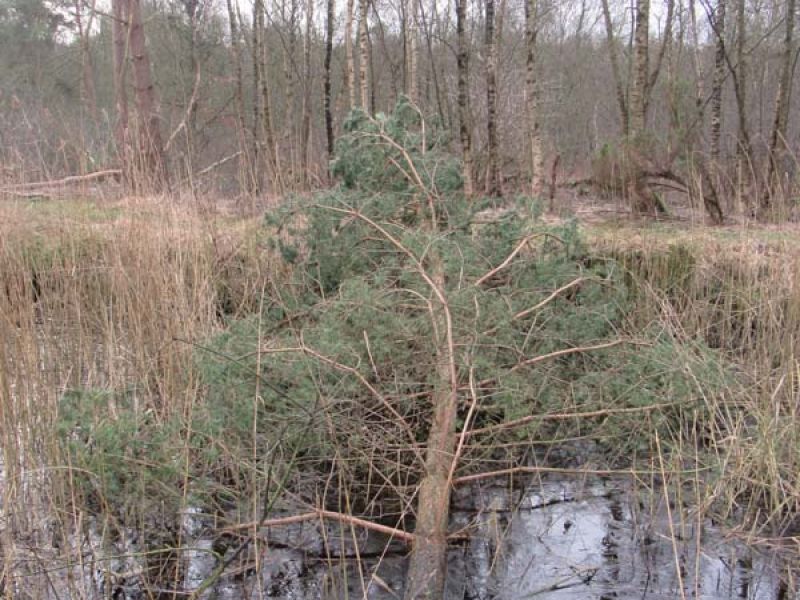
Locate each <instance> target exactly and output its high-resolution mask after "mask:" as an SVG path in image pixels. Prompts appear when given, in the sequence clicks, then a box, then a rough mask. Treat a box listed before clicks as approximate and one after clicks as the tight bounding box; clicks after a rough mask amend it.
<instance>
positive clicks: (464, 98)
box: [456, 0, 474, 196]
mask: <svg viewBox="0 0 800 600" xmlns="http://www.w3.org/2000/svg"><path fill="white" fill-rule="evenodd" d="M466 21H467V0H456V36H457V38H458V49H457V53H458V54H457V57H456V67H457V70H458V121H459V126H458V127H459V133H460V137H461V152H462V156H463V163H464V193H465V194H466V195H467V196H472V194H473V193H474V184H473V179H472V119H471V117H470V107H469V46H468V44H467V29H466Z"/></svg>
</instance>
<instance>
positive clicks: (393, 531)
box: [222, 509, 414, 543]
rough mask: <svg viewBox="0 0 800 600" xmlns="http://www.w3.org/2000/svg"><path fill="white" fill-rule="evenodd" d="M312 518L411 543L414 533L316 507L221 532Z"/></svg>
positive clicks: (311, 519) (225, 528)
mask: <svg viewBox="0 0 800 600" xmlns="http://www.w3.org/2000/svg"><path fill="white" fill-rule="evenodd" d="M314 519H319V520H324V519H328V520H331V521H338V522H339V523H346V524H348V525H355V526H356V527H362V528H364V529H369V530H371V531H377V532H378V533H383V534H386V535H388V536H389V537H392V538H397V539H399V540H403V541H404V542H409V543H412V542H413V541H414V534H413V533H408V532H407V531H403V530H402V529H397V528H395V527H389V526H387V525H381V524H380V523H373V522H372V521H367V520H366V519H361V518H359V517H354V516H352V515H346V514H343V513H339V512H334V511H331V510H322V509H318V510H315V511H312V512H307V513H302V514H299V515H291V516H289V517H277V518H275V519H266V520H264V521H253V522H251V523H239V524H238V525H231V526H229V527H224V528H223V529H222V531H223V532H235V531H244V530H247V529H253V528H254V527H255V528H259V529H261V528H264V527H285V526H287V525H293V524H295V523H303V522H305V521H313V520H314Z"/></svg>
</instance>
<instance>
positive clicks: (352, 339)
mask: <svg viewBox="0 0 800 600" xmlns="http://www.w3.org/2000/svg"><path fill="white" fill-rule="evenodd" d="M448 142H449V140H448V139H447V138H446V136H445V134H444V133H443V132H442V131H441V130H439V129H438V128H437V127H435V126H433V125H431V124H430V123H428V122H426V121H425V120H424V119H423V118H422V116H421V115H420V114H419V113H418V112H417V110H416V108H415V107H414V106H413V105H411V104H410V103H407V102H404V101H401V102H400V103H399V104H398V106H397V108H396V110H395V111H394V112H393V113H392V114H390V115H378V116H376V117H374V118H372V117H369V116H367V115H366V114H364V113H361V112H355V113H353V115H352V116H351V117H350V119H349V120H348V122H347V123H346V133H345V135H344V136H343V137H342V138H341V139H340V140H339V142H338V145H337V149H336V156H337V159H336V161H335V162H334V164H333V165H332V171H333V173H334V174H335V175H336V176H337V177H338V178H339V179H340V180H341V185H340V186H339V187H338V188H336V189H335V190H333V191H330V192H327V193H323V194H320V195H318V196H316V197H314V198H313V199H312V200H310V201H297V202H296V203H294V204H292V205H291V206H287V207H286V208H285V209H284V210H283V211H282V212H281V213H280V214H277V215H270V217H269V219H268V220H269V230H270V232H271V236H272V237H271V240H272V241H273V243H274V244H275V245H276V246H279V247H280V250H281V251H282V254H283V256H284V257H285V259H286V260H287V261H288V262H290V263H292V268H293V279H292V283H291V285H288V286H282V287H280V288H279V289H276V290H274V292H273V293H272V295H271V296H270V297H269V298H268V300H266V301H265V309H264V312H263V314H262V315H260V316H259V318H258V319H250V320H249V321H245V322H240V323H237V324H234V325H233V326H232V328H231V330H230V331H229V332H228V333H226V334H224V335H223V336H220V337H219V338H218V339H217V340H216V341H215V348H216V350H217V353H216V354H206V355H204V357H203V358H202V360H201V366H202V368H203V370H204V372H205V373H206V379H207V381H208V382H209V394H210V396H209V398H210V399H211V401H212V402H211V405H212V406H213V405H214V403H217V404H218V405H221V404H224V405H225V406H227V407H230V406H237V403H239V404H241V405H242V406H243V409H242V411H241V414H240V416H239V417H238V418H237V419H233V422H227V423H221V425H220V426H221V427H225V428H226V431H227V434H226V442H227V443H228V444H229V445H230V444H233V443H235V442H234V440H235V439H237V435H238V436H239V438H240V439H241V440H242V442H241V443H242V445H243V446H246V445H248V444H251V445H252V439H253V437H252V436H253V432H254V431H255V432H257V434H258V436H260V437H259V439H261V440H262V441H263V448H264V454H265V459H264V460H265V461H269V460H272V459H271V458H270V457H269V456H267V455H268V454H269V453H268V452H267V449H269V448H273V449H274V448H275V440H276V439H280V440H281V445H282V446H281V452H283V453H284V455H286V456H288V455H292V456H294V457H299V458H298V459H297V461H295V462H294V463H293V464H294V466H295V467H297V468H300V469H303V470H304V471H305V472H314V471H316V472H320V473H330V472H335V473H336V474H337V476H338V477H339V480H340V482H342V483H341V484H340V485H339V486H338V489H339V492H338V493H337V494H331V497H329V498H328V500H327V501H328V502H332V503H336V502H338V503H339V508H340V509H341V510H344V507H345V506H347V507H348V508H349V509H352V508H353V507H366V508H367V509H368V508H370V507H375V506H378V505H379V504H378V503H379V502H380V503H381V505H382V506H388V505H393V506H397V507H399V508H401V509H402V514H400V515H399V516H398V517H397V518H396V519H395V521H394V523H393V524H395V525H396V524H399V525H405V526H407V527H409V528H410V527H411V524H412V523H413V527H414V541H413V550H412V554H411V558H410V566H409V572H408V578H407V585H406V591H405V597H406V598H409V599H410V598H414V599H416V598H430V599H433V598H436V599H440V598H442V597H443V590H444V584H445V580H444V577H445V570H446V569H445V554H446V548H447V525H448V516H449V513H448V511H449V501H450V490H451V489H452V487H453V485H454V484H455V483H457V479H458V477H459V476H461V475H462V474H464V473H465V472H467V471H472V472H475V471H477V470H481V469H484V468H485V465H486V463H482V459H485V458H495V459H496V458H497V457H496V456H493V454H494V453H492V452H491V449H490V450H489V451H486V450H479V449H478V448H481V447H482V448H486V447H487V446H490V445H491V444H490V442H491V441H492V440H493V439H496V436H498V435H502V436H515V435H519V434H520V432H521V431H524V432H525V435H527V436H533V437H537V436H538V437H543V436H548V435H553V434H554V433H555V430H554V429H552V428H551V429H548V428H547V427H546V426H545V425H544V424H543V421H538V420H536V419H530V418H529V417H530V416H531V415H534V416H535V415H541V414H544V413H549V412H553V411H555V412H563V407H564V405H565V403H566V402H567V401H569V402H570V403H571V405H572V406H571V410H575V406H574V403H575V402H576V399H580V400H581V401H582V404H581V406H580V407H579V408H580V409H582V410H587V411H588V410H591V409H593V408H597V404H598V403H601V404H602V403H604V402H606V401H608V400H609V398H610V397H611V396H612V395H613V394H615V393H616V392H614V391H613V389H612V387H613V386H612V387H609V386H608V385H607V384H608V383H609V382H608V381H607V380H605V379H603V377H602V376H601V374H603V373H607V372H609V370H610V369H611V367H612V366H613V368H614V369H616V372H615V375H614V381H615V382H617V385H618V386H620V387H619V388H617V391H618V392H619V393H620V394H622V393H623V391H622V387H624V385H625V384H624V382H625V381H626V373H627V372H628V371H627V369H629V367H628V366H626V365H627V364H628V362H629V358H630V357H627V358H626V357H624V355H623V353H625V352H626V351H627V350H626V347H627V343H626V342H627V341H626V340H623V339H622V338H621V337H620V334H619V333H618V326H619V324H620V323H621V320H622V316H623V315H624V311H625V308H626V306H627V303H628V294H627V291H626V288H625V286H624V285H623V283H622V281H621V278H618V277H617V274H618V272H619V269H617V268H616V266H615V264H614V263H613V262H612V261H604V260H598V259H590V258H589V257H588V254H587V252H586V249H585V248H584V247H583V246H582V245H581V243H580V241H579V239H578V236H577V233H576V229H575V227H574V225H568V226H565V227H562V228H560V229H556V230H554V229H552V228H547V227H545V226H543V225H542V224H540V223H539V222H538V221H537V218H536V217H537V208H536V207H537V203H536V202H535V201H533V200H530V199H526V198H520V199H517V200H515V201H506V204H505V205H504V206H502V207H495V206H490V205H482V204H481V203H480V202H474V201H470V200H467V199H466V198H465V197H464V195H463V194H462V193H461V175H460V173H461V168H460V165H459V164H458V161H457V160H456V159H455V158H454V157H453V155H452V154H450V153H449V152H448V150H447V148H448ZM659 344H660V342H658V340H656V342H655V343H654V344H652V345H650V346H647V347H641V348H637V350H636V356H637V358H636V360H635V361H633V362H631V364H632V365H634V367H633V370H632V371H630V373H631V375H630V377H641V375H642V373H647V372H648V369H647V368H646V367H642V364H646V362H647V360H648V359H647V357H648V356H650V355H651V354H652V356H655V357H663V356H664V353H663V352H662V349H661V348H660V346H659ZM222 355H224V356H227V357H231V356H235V357H237V359H236V360H229V359H221V358H219V356H222ZM653 371H654V372H655V371H656V370H655V369H653ZM658 372H659V373H660V375H659V376H657V377H656V378H654V380H653V381H651V395H648V396H644V397H643V396H636V395H630V397H629V399H628V400H626V402H628V403H631V402H633V403H637V402H650V401H655V400H657V399H658V397H659V394H660V393H661V391H666V390H669V391H671V392H674V391H675V390H676V389H678V387H677V386H676V385H675V381H677V380H680V379H681V377H683V376H682V375H681V374H680V372H679V370H678V369H676V370H666V369H660V370H659V371H658ZM690 387H691V386H686V385H685V386H684V387H682V388H680V390H681V393H684V394H687V395H691V394H692V393H693V392H692V391H691V389H690ZM256 389H257V390H258V395H259V399H260V403H259V405H258V410H257V411H253V410H252V409H248V408H247V407H249V406H251V404H252V403H251V399H252V398H253V393H254V390H256ZM228 413H230V409H228ZM237 431H238V432H239V433H238V434H236V432H237ZM467 440H469V441H470V442H474V441H475V440H480V441H481V442H482V443H481V444H474V443H470V444H466V443H465V442H466V441H467ZM272 452H274V450H272ZM413 498H416V508H415V514H414V515H413V518H409V517H410V516H411V515H406V514H405V509H404V507H407V506H409V504H410V502H411V500H412V499H413ZM366 516H369V515H366Z"/></svg>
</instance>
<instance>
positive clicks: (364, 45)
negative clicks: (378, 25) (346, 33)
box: [358, 0, 370, 113]
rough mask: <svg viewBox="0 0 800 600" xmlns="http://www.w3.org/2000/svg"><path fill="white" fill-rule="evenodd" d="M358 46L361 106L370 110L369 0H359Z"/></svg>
mask: <svg viewBox="0 0 800 600" xmlns="http://www.w3.org/2000/svg"><path fill="white" fill-rule="evenodd" d="M358 6H359V19H358V46H359V61H358V75H359V89H360V91H361V95H360V100H361V108H362V109H363V110H364V112H367V113H368V112H369V89H370V88H369V61H370V57H369V38H368V32H367V27H368V23H367V17H368V16H369V0H359V4H358Z"/></svg>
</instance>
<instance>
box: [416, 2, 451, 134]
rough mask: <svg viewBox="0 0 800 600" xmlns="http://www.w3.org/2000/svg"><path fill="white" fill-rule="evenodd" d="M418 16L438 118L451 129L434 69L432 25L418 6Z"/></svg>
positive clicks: (445, 101)
mask: <svg viewBox="0 0 800 600" xmlns="http://www.w3.org/2000/svg"><path fill="white" fill-rule="evenodd" d="M419 16H420V22H421V24H422V27H423V31H424V32H425V47H426V48H427V51H428V52H427V54H428V61H429V62H430V65H431V78H432V79H433V89H434V94H435V95H436V108H437V110H438V112H439V118H440V119H441V121H442V123H443V124H444V127H445V129H451V128H452V118H451V110H450V103H449V102H447V100H446V99H444V100H443V98H442V97H443V95H444V94H443V93H442V89H441V86H440V85H439V70H438V69H437V68H436V56H435V54H434V52H433V41H432V40H431V37H432V34H431V29H433V23H431V24H430V25H429V24H428V19H427V18H426V17H425V8H424V5H420V6H419Z"/></svg>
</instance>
